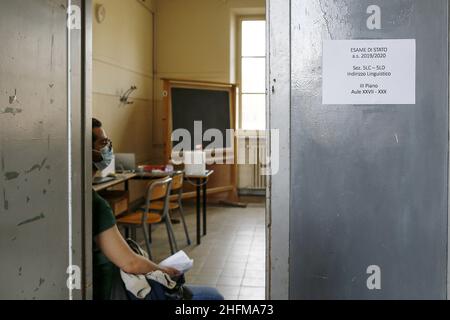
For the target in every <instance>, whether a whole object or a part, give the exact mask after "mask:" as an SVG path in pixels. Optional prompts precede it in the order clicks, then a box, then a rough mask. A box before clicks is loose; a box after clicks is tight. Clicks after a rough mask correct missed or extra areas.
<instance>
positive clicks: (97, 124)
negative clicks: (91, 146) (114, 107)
mask: <svg viewBox="0 0 450 320" xmlns="http://www.w3.org/2000/svg"><path fill="white" fill-rule="evenodd" d="M101 127H102V123H101V122H100V120H98V119H95V118H92V130H94V129H97V128H101ZM95 140H97V137H96V136H95V134H94V133H92V143H95Z"/></svg>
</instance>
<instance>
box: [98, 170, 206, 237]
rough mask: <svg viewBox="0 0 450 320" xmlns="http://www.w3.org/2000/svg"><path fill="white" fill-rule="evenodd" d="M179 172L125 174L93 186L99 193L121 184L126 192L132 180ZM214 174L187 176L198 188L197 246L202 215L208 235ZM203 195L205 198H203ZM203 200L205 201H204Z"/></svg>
mask: <svg viewBox="0 0 450 320" xmlns="http://www.w3.org/2000/svg"><path fill="white" fill-rule="evenodd" d="M176 173H178V172H176V171H174V172H144V173H125V174H118V175H117V179H116V180H113V181H109V182H106V183H102V184H99V185H95V186H93V189H94V191H96V192H99V191H102V190H106V189H109V188H112V187H115V186H117V185H119V184H122V183H124V184H125V190H126V191H128V190H129V185H128V184H129V181H130V180H156V179H162V178H165V177H171V176H173V175H174V174H176ZM213 173H214V171H212V170H209V171H207V172H206V173H205V174H204V175H189V176H188V175H185V179H186V180H188V181H190V180H193V181H195V187H196V198H197V244H198V245H200V244H201V241H202V240H201V237H202V228H201V225H202V221H201V220H202V219H201V218H202V213H203V236H206V235H207V231H208V229H207V184H208V179H209V177H210V176H211V175H212V174H213ZM202 195H203V198H202ZM202 200H203V201H202Z"/></svg>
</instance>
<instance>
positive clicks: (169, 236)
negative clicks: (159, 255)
mask: <svg viewBox="0 0 450 320" xmlns="http://www.w3.org/2000/svg"><path fill="white" fill-rule="evenodd" d="M165 220H166V221H165V224H166V230H167V238H168V240H169V245H170V253H171V254H175V251H174V247H173V239H172V234H171V233H170V228H169V223H168V222H167V221H168V220H169V219H167V218H166V219H165Z"/></svg>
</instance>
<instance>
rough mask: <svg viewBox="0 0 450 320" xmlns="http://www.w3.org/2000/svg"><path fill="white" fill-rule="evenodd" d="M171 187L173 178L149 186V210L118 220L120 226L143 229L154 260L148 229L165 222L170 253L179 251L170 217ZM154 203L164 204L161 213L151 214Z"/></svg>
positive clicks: (147, 199)
mask: <svg viewBox="0 0 450 320" xmlns="http://www.w3.org/2000/svg"><path fill="white" fill-rule="evenodd" d="M171 186H172V178H165V179H161V180H157V181H155V182H153V183H151V184H149V186H148V189H147V197H146V202H145V203H146V208H147V209H140V210H138V211H136V212H134V213H132V214H129V215H126V216H124V217H122V218H119V219H118V220H117V223H118V224H119V225H124V226H126V227H131V228H133V229H136V228H142V230H143V232H144V238H145V245H146V247H147V251H148V254H149V257H150V258H152V255H151V248H150V235H149V230H148V229H147V227H149V229H151V226H152V225H154V224H157V223H160V222H163V221H164V222H165V225H166V229H167V236H168V238H169V244H170V251H171V253H172V254H174V253H175V252H176V251H178V247H177V242H176V240H175V234H174V232H173V227H172V223H171V220H170V215H169V197H170V190H171ZM154 201H158V203H162V204H163V205H162V208H161V210H160V211H159V213H150V210H149V209H148V208H150V207H151V205H152V203H153V202H154Z"/></svg>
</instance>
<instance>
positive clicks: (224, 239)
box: [138, 198, 266, 300]
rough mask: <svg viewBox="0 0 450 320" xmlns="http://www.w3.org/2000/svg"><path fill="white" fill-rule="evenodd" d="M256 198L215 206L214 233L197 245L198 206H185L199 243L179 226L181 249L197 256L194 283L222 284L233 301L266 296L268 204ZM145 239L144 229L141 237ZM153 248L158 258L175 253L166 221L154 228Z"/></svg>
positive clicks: (190, 276) (210, 229) (210, 225)
mask: <svg viewBox="0 0 450 320" xmlns="http://www.w3.org/2000/svg"><path fill="white" fill-rule="evenodd" d="M250 200H251V203H249V206H248V208H246V209H241V208H227V207H218V206H209V207H208V235H207V236H206V237H204V238H202V244H201V245H200V246H196V245H195V239H196V233H195V232H196V228H195V226H196V224H195V207H194V206H191V205H186V206H185V212H186V218H187V223H188V228H189V232H190V236H191V240H192V242H193V244H192V245H191V246H187V243H186V237H185V234H184V231H183V227H182V225H181V224H178V225H174V229H175V233H176V239H177V243H178V246H179V249H180V250H184V251H185V252H186V253H187V254H188V255H189V256H190V257H191V258H193V259H194V268H193V269H192V270H191V271H189V272H188V274H187V275H186V278H187V279H186V280H187V282H188V283H189V284H198V285H206V286H211V287H216V288H218V290H219V291H220V292H221V293H222V294H223V295H224V296H225V299H227V300H237V299H239V300H264V298H265V259H266V254H265V229H264V221H265V204H264V198H261V199H257V200H256V201H254V199H250ZM177 217H178V215H177V214H175V215H174V218H177ZM142 239H143V238H142V235H141V234H139V230H138V240H142ZM141 242H142V241H141ZM142 244H143V242H142ZM152 253H153V258H154V260H155V261H156V262H159V261H161V260H163V259H164V258H166V257H167V256H169V255H170V247H169V244H168V240H167V233H166V229H165V226H164V225H158V226H157V227H156V228H155V229H154V231H153V244H152Z"/></svg>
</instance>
